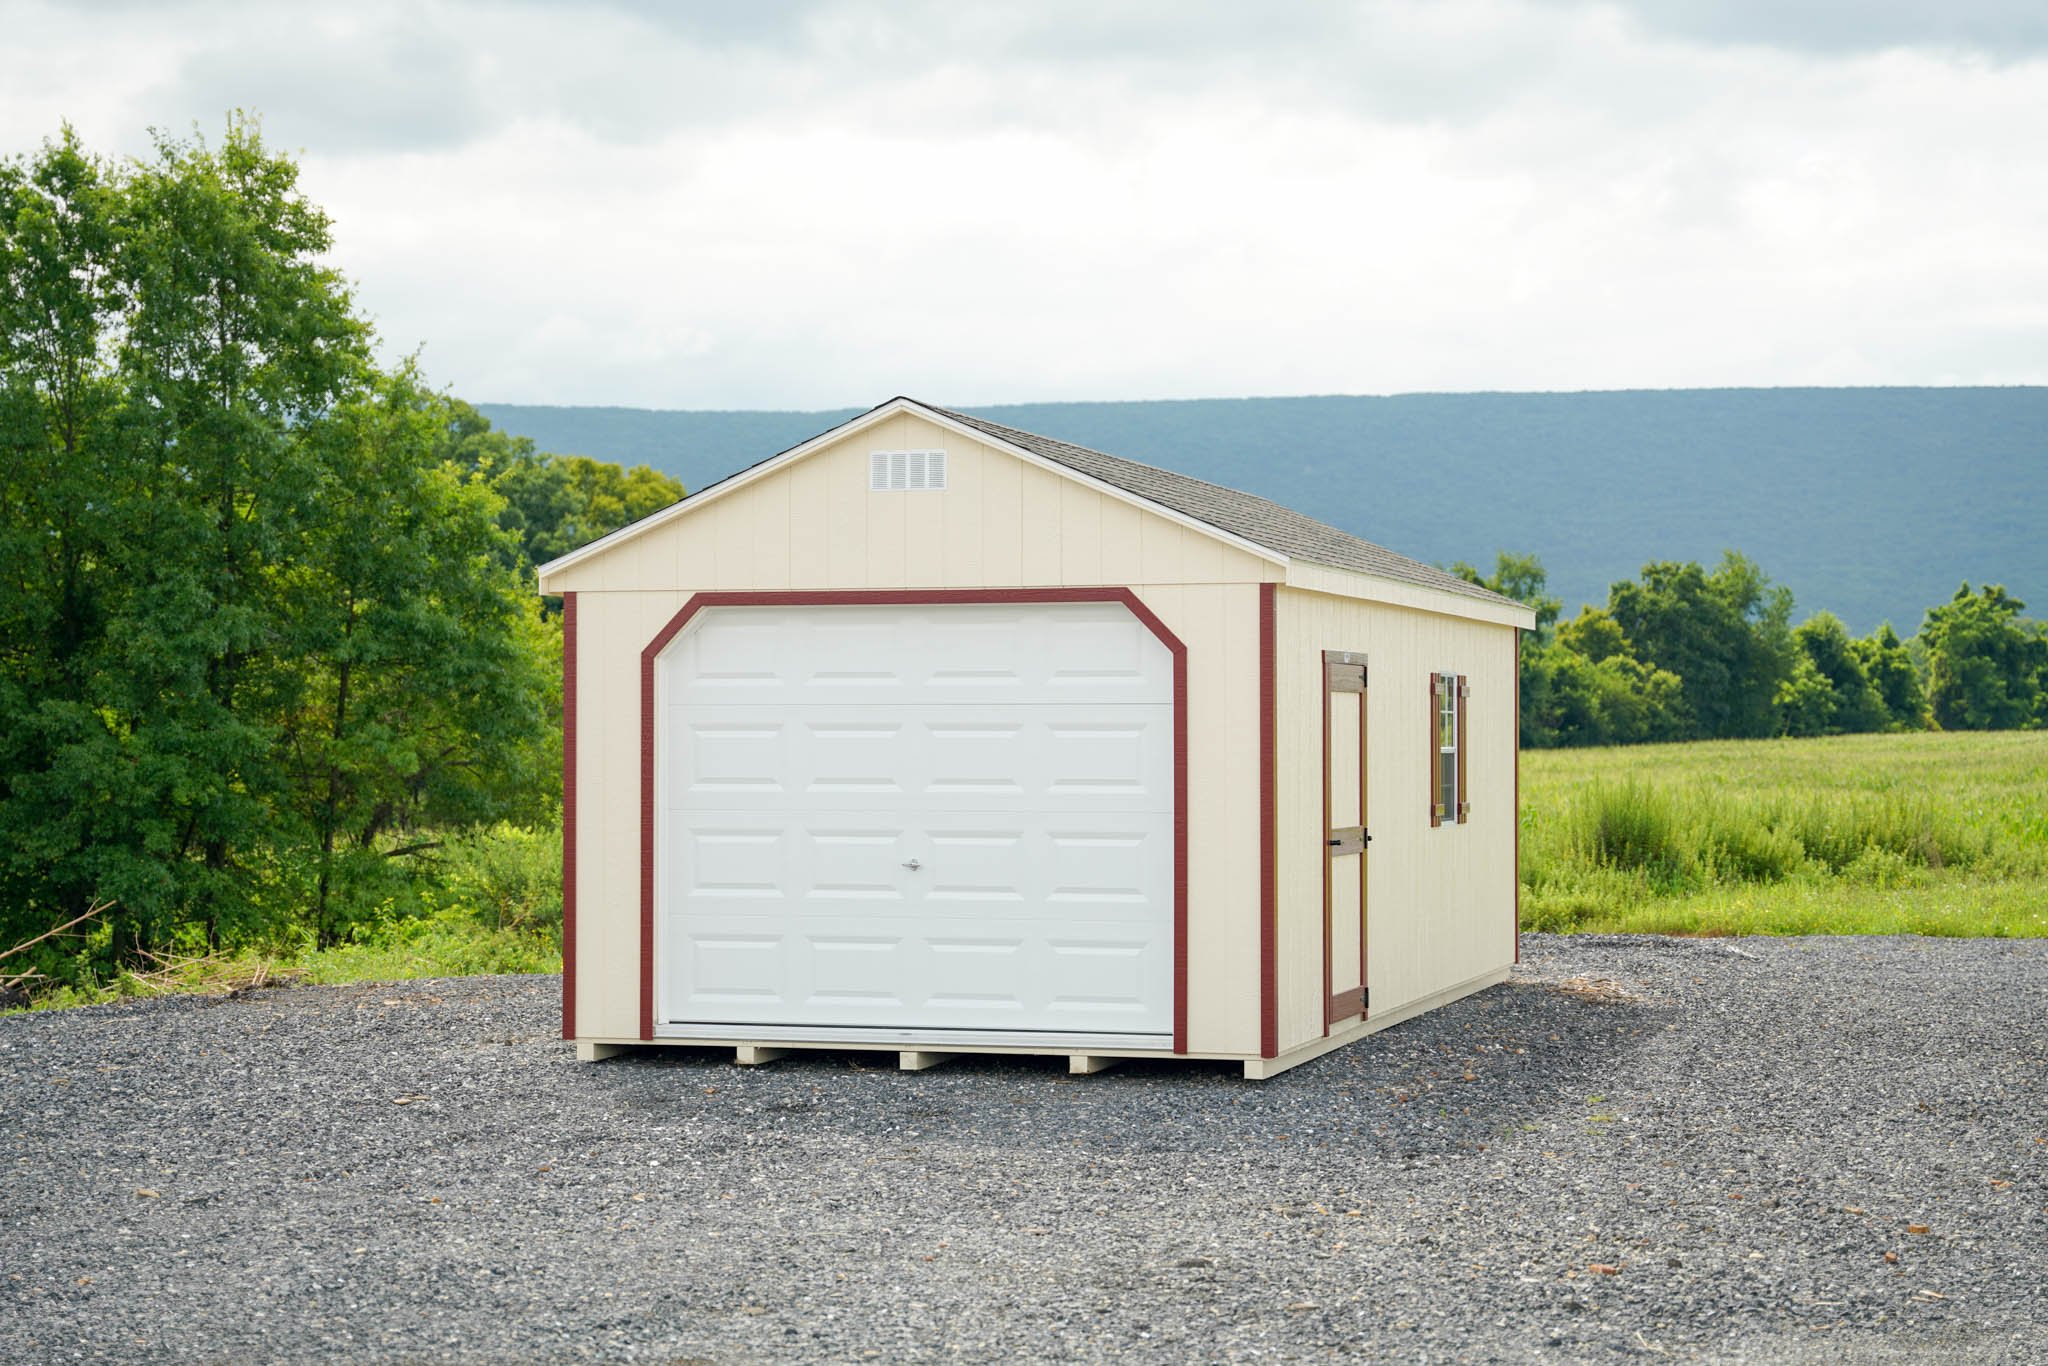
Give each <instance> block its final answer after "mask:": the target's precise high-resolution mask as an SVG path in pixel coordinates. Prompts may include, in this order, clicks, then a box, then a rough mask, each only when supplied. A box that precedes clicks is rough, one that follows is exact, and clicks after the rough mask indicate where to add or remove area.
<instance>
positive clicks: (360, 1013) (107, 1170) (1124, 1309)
mask: <svg viewBox="0 0 2048 1366" xmlns="http://www.w3.org/2000/svg"><path fill="white" fill-rule="evenodd" d="M555 1019H556V984H555V980H554V979H553V978H538V977H516V978H466V979H460V980H452V981H434V982H413V983H406V984H402V985H396V986H392V985H384V986H357V987H320V988H311V987H306V988H291V989H281V990H272V991H266V992H261V993H258V994H255V995H253V996H250V997H245V998H242V999H238V1000H233V1001H227V1002H208V1001H200V1000H191V999H186V1000H166V1001H158V1002H151V1003H147V1004H139V1005H122V1006H107V1007H95V1008H93V1009H89V1010H78V1011H71V1012H65V1013H48V1014H38V1015H18V1016H13V1017H10V1018H7V1019H0V1100H4V1105H5V1111H4V1113H5V1116H6V1122H5V1129H4V1135H5V1136H4V1144H5V1147H4V1161H5V1170H6V1181H5V1186H4V1205H0V1211H4V1215H0V1217H4V1222H0V1355H4V1356H7V1357H9V1358H11V1359H21V1360H29V1359H33V1360H44V1361H47V1360H69V1359H73V1358H81V1357H113V1358H135V1359H141V1358H147V1359H152V1360H155V1359H163V1358H199V1359H206V1360H218V1359H230V1360H279V1359H292V1358H331V1357H355V1358H372V1359H391V1358H404V1359H408V1360H436V1359H461V1360H469V1359H503V1358H528V1359H533V1358H546V1359H561V1358H574V1357H602V1358H611V1357H619V1358H639V1359H648V1360H660V1361H691V1360H705V1361H721V1362H722V1361H737V1360H750V1359H759V1358H764V1357H780V1358H830V1359H854V1360H858V1359H861V1358H864V1357H866V1358H877V1357H878V1358H880V1359H883V1360H896V1359H899V1358H927V1357H958V1358H961V1359H967V1360H999V1359H1000V1360H1016V1359H1031V1358H1047V1357H1074V1358H1084V1359H1085V1358H1096V1357H1107V1356H1111V1355H1125V1356H1131V1357H1136V1358H1146V1359H1149V1358H1156V1359H1162V1360H1177V1361H1178V1360H1190V1359H1197V1360H1219V1359H1221V1360H1258V1359H1265V1360H1273V1359H1293V1358H1298V1357H1329V1356H1336V1355H1343V1354H1350V1353H1368V1352H1369V1353H1375V1354H1384V1355H1387V1356H1391V1357H1393V1358H1395V1359H1398V1360H1403V1361H1425V1360H1426V1361H1528V1360H1585V1359H1589V1358H1590V1359H1596V1360H1597V1359H1604V1358H1608V1357H1614V1356H1641V1357H1645V1358H1664V1359H1695V1360H1697V1359H1706V1360H1743V1361H1781V1360H1782V1361H1816V1360H1827V1361H1831V1362H1856V1361H1886V1362H1889V1361H1908V1360H1911V1361H1925V1360H1954V1361H1959V1362H1960V1361H1970V1362H1984V1361H2035V1362H2038V1361H2044V1360H2048V941H2038V940H2034V941H2017V942H2014V941H2004V942H2000V941H1990V940H1974V941H1972V940H1963V941H1943V940H1917V939H1788V940H1667V939H1655V938H1633V937H1631V938H1571V939H1565V938H1550V937H1543V936H1531V937H1529V938H1528V939H1526V940H1525V941H1524V954H1523V966H1522V969H1521V970H1520V972H1519V974H1518V976H1517V977H1516V978H1515V979H1514V980H1513V981H1511V982H1509V983H1507V984H1505V985H1503V986H1499V987H1496V988H1494V989H1492V990H1490V991H1487V992H1485V993H1482V994H1481V995H1479V996H1476V997H1473V998H1470V999H1468V1000H1466V1001H1463V1002H1461V1003H1459V1004H1457V1005H1455V1006H1452V1007H1449V1008H1447V1009H1444V1010H1441V1011H1438V1012H1436V1013H1434V1014H1432V1015H1429V1016H1426V1017H1424V1018H1422V1019H1420V1020H1416V1021H1413V1022H1411V1023H1409V1024H1405V1025H1402V1026H1400V1027H1398V1028H1396V1029H1393V1030H1390V1031H1388V1032H1386V1033H1384V1034H1381V1035H1378V1036H1376V1037H1374V1038H1372V1039H1369V1040H1367V1041H1366V1042H1365V1043H1363V1044H1361V1045H1358V1046H1354V1047H1352V1048H1349V1049H1346V1050H1343V1051H1340V1052H1338V1053H1335V1054H1332V1055H1330V1056H1328V1057H1326V1058H1323V1059H1321V1060H1319V1061H1317V1062H1314V1063H1310V1064H1308V1065H1306V1066H1304V1067H1301V1068H1298V1069H1296V1070H1295V1071H1293V1072H1290V1073H1288V1074H1287V1075H1285V1076H1284V1077H1281V1078H1279V1079H1278V1080H1275V1081H1270V1082H1265V1083H1255V1082H1246V1081H1243V1080H1240V1079H1238V1078H1237V1077H1236V1076H1235V1075H1233V1073H1232V1072H1231V1071H1230V1070H1229V1069H1226V1068H1222V1067H1215V1066H1206V1065H1181V1066H1165V1065H1150V1064H1148V1065H1144V1066H1129V1065H1127V1066H1123V1067H1119V1068H1116V1069H1113V1070H1111V1071H1109V1072H1105V1073H1103V1074H1101V1075H1099V1076H1094V1077H1083V1078H1071V1079H1070V1078H1068V1077H1067V1076H1066V1075H1065V1074H1064V1072H1063V1071H1061V1070H1058V1068H1057V1067H1056V1066H1055V1064H1054V1063H1052V1062H1050V1061H1047V1062H1040V1061H1036V1060H1032V1061H1025V1062H999V1061H995V1060H980V1061H971V1062H954V1063H949V1064H947V1065H945V1066H944V1067H941V1068H939V1069H937V1070H935V1071H931V1072H924V1073H916V1074H903V1073H898V1072H895V1071H892V1070H883V1068H882V1066H881V1062H882V1059H883V1058H884V1057H887V1055H859V1054H850V1053H840V1054H815V1055H810V1056H809V1057H808V1058H805V1057H801V1056H799V1057H796V1058H792V1059H789V1060H785V1061H783V1062H779V1063H776V1064H774V1065H773V1066H770V1067H766V1068H760V1069H751V1070H742V1069H739V1068H736V1067H734V1066H733V1065H732V1064H731V1063H730V1062H729V1061H728V1060H727V1059H728V1058H729V1054H707V1053H694V1052H683V1051H666V1052H656V1053H649V1054H640V1055H631V1056H628V1057H625V1058H620V1059H616V1060H613V1061H611V1062H606V1063H603V1064H601V1065H597V1066H582V1065H578V1064H577V1063H575V1062H574V1061H572V1060H571V1056H570V1050H569V1049H568V1048H567V1047H566V1046H565V1045H563V1044H561V1043H559V1042H556V1041H554V1040H553V1039H552V1038H551V1029H552V1026H553V1024H554V1021H555ZM1916 1229H1924V1230H1925V1231H1924V1232H1916V1231H1915V1230H1916ZM1888 1254H1889V1256H1895V1257H1896V1259H1897V1260H1896V1261H1891V1260H1889V1259H1888ZM1600 1268H1613V1269H1614V1270H1613V1271H1612V1272H1611V1274H1610V1273H1609V1272H1608V1271H1605V1270H1602V1269H1600Z"/></svg>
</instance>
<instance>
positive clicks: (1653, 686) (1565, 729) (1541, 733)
mask: <svg viewBox="0 0 2048 1366" xmlns="http://www.w3.org/2000/svg"><path fill="white" fill-rule="evenodd" d="M1569 626H1570V623H1569V622H1568V623H1566V627H1569ZM1565 634H1566V631H1565V628H1560V629H1559V639H1558V640H1557V641H1555V642H1553V643H1552V644H1551V645H1550V646H1549V647H1548V648H1547V649H1545V650H1543V651H1541V652H1540V653H1539V655H1538V658H1537V663H1536V667H1537V668H1538V669H1539V670H1540V671H1542V672H1543V673H1544V674H1545V675H1546V686H1545V688H1544V692H1543V707H1542V710H1541V711H1539V712H1537V713H1536V714H1535V715H1533V716H1531V717H1528V718H1525V722H1524V725H1525V729H1526V730H1527V732H1528V733H1529V736H1530V738H1529V740H1528V743H1529V744H1530V745H1531V746H1533V747H1538V748H1544V747H1549V746H1554V745H1632V744H1642V743H1645V742H1649V741H1658V740H1676V739H1680V738H1682V737H1683V736H1684V735H1685V733H1686V731H1687V730H1688V729H1689V727H1690V725H1691V718H1690V717H1689V716H1688V715H1687V713H1686V709H1685V692H1684V685H1683V683H1682V681H1681V680H1680V679H1679V678H1678V677H1677V676H1676V675H1675V674H1672V673H1670V672H1668V671H1666V670H1663V669H1657V668H1652V667H1651V666H1650V665H1648V664H1645V663H1643V662H1642V661H1641V660H1639V659H1637V658H1635V657H1634V656H1633V655H1630V654H1628V653H1626V652H1620V653H1614V654H1609V655H1606V656H1604V657H1602V658H1600V659H1597V660H1595V659H1589V658H1587V657H1586V656H1585V655H1582V654H1580V653H1579V652H1578V651H1576V650H1574V649H1573V648H1572V647H1571V646H1570V645H1569V644H1567V643H1566V641H1565V639H1564V637H1565Z"/></svg>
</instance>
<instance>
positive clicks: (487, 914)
mask: <svg viewBox="0 0 2048 1366" xmlns="http://www.w3.org/2000/svg"><path fill="white" fill-rule="evenodd" d="M441 864H442V871H441V874H440V879H439V880H440V883H441V886H442V887H443V888H444V889H445V896H446V898H447V905H448V906H449V907H450V908H452V909H454V910H456V911H459V912H460V913H462V914H465V915H468V916H471V917H473V918H474V919H476V920H478V921H480V922H482V923H483V924H486V925H489V926H490V927H491V928H492V929H498V930H518V931H535V930H540V931H547V932H549V933H552V934H553V935H554V937H555V941H556V942H557V943H558V944H559V943H560V942H561V935H562V830H561V824H560V818H559V817H557V818H556V821H555V822H554V823H552V824H550V825H546V826H542V827H541V828H539V829H531V830H530V829H527V828H525V827H524V826H517V825H512V824H510V823H505V822H501V823H500V824H498V825H494V826H491V827H490V828H488V829H485V830H478V831H475V832H473V833H469V834H465V835H461V836H458V837H457V838H455V839H451V840H450V841H448V844H447V846H446V848H445V850H444V852H443V857H442V859H441Z"/></svg>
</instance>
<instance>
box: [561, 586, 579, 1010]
mask: <svg viewBox="0 0 2048 1366" xmlns="http://www.w3.org/2000/svg"><path fill="white" fill-rule="evenodd" d="M562 1037H563V1038H565V1039H573V1038H575V1037H576V595H575V594H574V593H564V594H562Z"/></svg>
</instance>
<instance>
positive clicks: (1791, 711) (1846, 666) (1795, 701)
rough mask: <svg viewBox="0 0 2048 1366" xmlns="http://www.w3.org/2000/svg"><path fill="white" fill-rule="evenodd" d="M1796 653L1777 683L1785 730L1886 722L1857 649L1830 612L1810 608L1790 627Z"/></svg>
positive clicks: (1842, 730) (1816, 731) (1839, 729)
mask: <svg viewBox="0 0 2048 1366" xmlns="http://www.w3.org/2000/svg"><path fill="white" fill-rule="evenodd" d="M1792 640H1793V643H1794V644H1795V645H1796V646H1798V649H1799V657H1798V658H1797V659H1796V660H1794V661H1793V667H1792V675H1791V677H1789V678H1787V679H1786V680H1785V681H1784V682H1783V683H1780V684H1779V685H1778V704H1779V706H1780V708H1781V709H1782V710H1783V712H1784V718H1785V722H1784V725H1785V733H1786V734H1788V735H1842V734H1848V733H1855V732H1861V731H1872V730H1883V729H1884V728H1885V727H1886V726H1887V725H1888V724H1889V723H1890V721H1891V713H1890V712H1889V711H1887V710H1886V708H1885V701H1884V697H1883V695H1882V694H1881V693H1879V692H1878V690H1877V688H1876V687H1875V686H1874V685H1873V684H1872V683H1871V681H1870V675H1869V673H1868V672H1867V671H1866V670H1865V668H1864V665H1863V653H1862V652H1861V651H1859V650H1858V649H1857V648H1856V642H1855V641H1853V640H1851V639H1850V638H1849V631H1848V628H1847V627H1845V626H1843V625H1842V620H1841V618H1840V617H1837V616H1836V615H1835V614H1834V613H1832V612H1816V613H1814V615H1812V616H1810V617H1808V618H1807V619H1806V620H1805V621H1803V622H1801V623H1800V624H1799V626H1798V628H1797V629H1796V630H1794V631H1793V632H1792Z"/></svg>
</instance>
